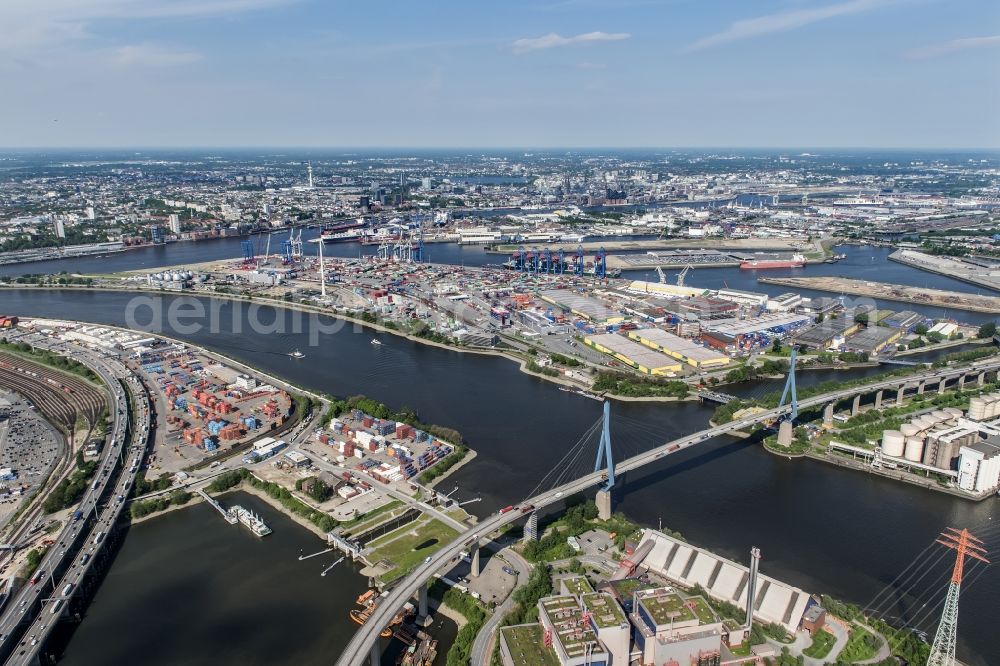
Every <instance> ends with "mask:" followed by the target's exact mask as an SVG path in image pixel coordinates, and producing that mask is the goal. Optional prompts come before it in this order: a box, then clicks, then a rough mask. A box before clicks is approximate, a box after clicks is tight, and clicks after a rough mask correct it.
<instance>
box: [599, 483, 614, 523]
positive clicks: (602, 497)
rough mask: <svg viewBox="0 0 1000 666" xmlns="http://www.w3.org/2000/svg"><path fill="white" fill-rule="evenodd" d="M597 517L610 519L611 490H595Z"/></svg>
mask: <svg viewBox="0 0 1000 666" xmlns="http://www.w3.org/2000/svg"><path fill="white" fill-rule="evenodd" d="M597 518H598V519H599V520H611V491H610V490H607V489H605V488H601V489H600V490H598V491H597Z"/></svg>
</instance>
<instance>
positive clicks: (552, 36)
mask: <svg viewBox="0 0 1000 666" xmlns="http://www.w3.org/2000/svg"><path fill="white" fill-rule="evenodd" d="M631 36H632V35H630V34H628V33H627V32H585V33H583V34H582V35H575V36H573V37H563V36H562V35H560V34H558V33H555V32H550V33H549V34H547V35H543V36H541V37H528V38H525V39H518V40H516V41H515V42H514V53H516V54H518V55H520V54H522V53H527V52H528V51H537V50H539V49H551V48H555V47H557V46H572V45H573V44H587V43H589V42H617V41H621V40H623V39H629V38H630V37H631Z"/></svg>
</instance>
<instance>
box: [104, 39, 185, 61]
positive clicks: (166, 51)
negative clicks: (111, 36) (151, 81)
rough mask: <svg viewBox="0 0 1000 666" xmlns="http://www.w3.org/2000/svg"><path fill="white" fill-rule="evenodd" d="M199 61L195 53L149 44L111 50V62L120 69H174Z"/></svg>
mask: <svg viewBox="0 0 1000 666" xmlns="http://www.w3.org/2000/svg"><path fill="white" fill-rule="evenodd" d="M201 59H202V55H201V54H200V53H198V52H197V51H185V50H179V49H171V48H169V47H166V46H161V45H158V44H153V43H151V42H142V43H140V44H127V45H125V46H120V47H118V48H116V49H112V50H111V61H112V62H114V63H115V64H116V65H120V66H122V67H175V66H178V65H190V64H191V63H195V62H198V61H199V60H201Z"/></svg>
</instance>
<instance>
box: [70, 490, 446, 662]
mask: <svg viewBox="0 0 1000 666" xmlns="http://www.w3.org/2000/svg"><path fill="white" fill-rule="evenodd" d="M221 501H222V503H223V504H224V505H226V506H229V505H231V504H242V505H243V506H246V507H249V508H252V509H253V510H254V511H255V512H257V513H258V514H259V515H260V516H261V517H262V518H264V521H265V522H266V523H267V524H268V525H269V526H270V527H271V529H273V530H274V533H273V534H271V535H270V536H268V537H266V538H264V539H260V538H258V537H255V536H253V535H252V534H251V533H250V531H249V530H247V529H245V528H243V527H242V526H237V525H229V524H228V523H226V522H225V521H224V520H222V517H221V516H220V515H219V514H218V513H217V512H216V511H215V510H214V509H213V508H211V507H210V506H208V505H207V504H196V505H194V506H191V507H188V508H185V509H182V510H179V511H174V512H170V513H167V514H165V515H163V516H159V517H156V518H154V519H151V520H148V521H146V522H143V523H140V524H138V525H136V526H134V527H133V528H132V529H131V530H130V531H129V534H128V537H127V538H126V540H125V542H124V544H123V545H122V549H121V551H120V552H119V553H118V556H117V559H116V560H115V563H114V565H113V566H112V568H111V570H110V571H109V572H108V575H107V577H106V578H105V579H104V581H103V583H102V584H101V587H100V588H99V589H98V592H97V595H96V596H95V598H94V600H93V602H92V603H91V605H90V607H89V609H88V611H87V615H86V621H85V622H84V623H83V624H81V625H80V628H79V629H78V631H77V632H76V633H75V635H73V636H72V637H71V640H70V641H69V644H68V646H67V649H66V652H65V654H64V656H63V658H62V659H61V661H60V663H65V664H67V665H70V666H73V665H77V664H78V665H80V666H95V665H98V664H108V665H109V666H111V665H117V664H138V663H141V664H144V665H147V666H159V665H162V666H183V665H191V666H193V665H195V664H259V665H260V666H265V665H271V664H323V663H332V661H333V656H334V655H337V654H339V651H340V650H341V649H342V648H343V646H344V644H346V643H347V641H348V640H350V637H351V634H352V633H353V632H354V630H355V629H357V625H356V624H354V623H353V622H351V620H350V619H349V618H348V610H349V609H350V608H352V607H354V606H353V599H354V598H355V597H356V596H357V595H359V594H361V593H362V592H364V591H365V589H366V587H367V586H366V584H365V579H364V578H363V577H362V576H360V575H359V574H358V569H357V567H356V566H355V565H354V564H352V563H351V562H350V561H349V560H345V561H343V562H341V563H340V564H339V565H337V566H336V567H334V568H333V569H332V570H330V571H329V572H328V573H327V575H326V576H321V575H320V573H321V572H322V571H323V570H324V569H326V568H327V567H329V566H330V565H331V564H333V563H334V562H336V560H337V559H338V558H339V555H336V554H332V553H331V554H329V555H321V556H317V557H313V558H310V559H306V560H302V561H299V559H298V558H299V555H300V554H305V555H308V554H311V553H316V552H319V551H321V550H323V549H324V547H323V544H322V542H321V541H320V540H319V539H317V538H316V537H315V536H314V535H313V534H312V533H311V532H309V531H308V530H306V529H305V528H303V527H301V526H299V525H298V524H296V523H295V522H294V521H292V520H291V519H289V518H288V517H286V516H285V515H284V514H282V513H280V512H278V511H276V510H274V509H272V508H271V507H270V505H268V504H267V503H265V502H263V501H261V500H259V499H257V498H256V497H253V496H252V495H248V494H246V493H242V492H237V493H231V494H228V495H225V496H223V497H221ZM433 631H434V632H435V634H436V635H438V636H440V637H441V639H442V640H445V641H449V642H450V641H451V640H452V639H453V638H454V635H455V625H454V624H453V623H451V622H450V621H446V622H443V623H440V626H436V627H434V629H433ZM64 638H65V637H64ZM438 663H439V664H443V663H444V660H443V658H441V659H439V662H438Z"/></svg>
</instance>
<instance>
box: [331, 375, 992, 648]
mask: <svg viewBox="0 0 1000 666" xmlns="http://www.w3.org/2000/svg"><path fill="white" fill-rule="evenodd" d="M998 369H1000V360H998V359H997V357H995V356H993V357H990V358H989V359H984V360H979V361H977V362H975V363H972V364H969V365H964V366H953V367H945V368H936V369H932V370H928V371H926V372H921V373H916V374H912V375H906V376H902V377H892V378H890V379H888V380H884V381H880V382H872V383H871V384H866V385H864V386H860V387H852V388H846V389H843V390H840V391H833V392H831V393H825V394H822V395H818V396H814V397H811V398H806V399H804V400H799V409H800V410H802V409H807V408H810V407H816V406H822V405H826V404H828V403H830V402H839V401H841V400H845V399H847V398H853V397H854V396H856V395H858V394H865V393H871V392H872V391H878V390H882V389H892V390H895V389H897V388H898V387H899V386H900V385H906V386H909V385H910V384H913V383H918V382H920V381H923V380H927V379H935V378H938V377H941V376H946V377H950V376H953V375H956V374H961V373H963V372H964V373H972V372H981V371H996V370H998ZM790 411H791V406H789V405H785V406H784V407H778V408H775V409H770V410H767V411H764V412H760V413H758V414H754V415H753V416H749V417H746V418H743V419H740V420H738V421H731V422H729V423H724V424H722V425H719V426H715V427H713V428H708V429H706V430H702V431H700V432H696V433H693V434H691V435H687V436H685V437H681V438H679V439H676V440H673V441H671V442H667V443H666V444H663V445H661V446H658V447H656V448H653V449H650V450H649V451H646V452H643V453H640V454H638V455H635V456H633V457H631V458H628V459H626V460H623V461H621V462H620V463H618V464H617V465H615V472H616V473H621V472H627V471H629V470H633V469H639V468H640V467H643V466H645V465H648V464H649V463H651V462H653V461H655V460H658V459H660V458H663V457H665V456H667V455H670V454H673V453H677V452H678V451H683V450H685V449H688V448H691V447H692V446H695V445H697V444H700V443H702V442H704V441H707V440H709V439H712V438H714V437H718V436H720V435H727V434H730V433H732V432H735V431H740V430H745V429H746V428H750V427H752V426H754V425H756V424H758V423H762V422H764V421H770V420H773V419H776V418H778V417H781V416H784V415H785V414H787V413H789V412H790ZM604 474H605V472H604V471H597V472H593V473H591V474H587V475H585V476H582V477H580V478H578V479H576V480H574V481H570V482H569V483H566V484H564V485H562V486H559V487H557V488H553V489H551V490H549V491H546V492H544V493H541V494H539V495H536V496H535V497H530V498H527V499H525V500H523V501H522V502H520V503H519V504H518V505H517V506H516V507H515V508H514V509H513V510H511V511H507V512H506V513H498V514H493V515H491V516H489V517H488V518H486V519H484V520H483V521H482V522H481V523H479V524H478V525H476V526H474V527H472V528H470V529H468V530H466V531H465V532H464V533H463V534H461V535H459V536H458V537H457V538H456V539H455V540H454V541H452V542H451V543H449V544H448V545H446V546H445V547H443V548H441V549H440V550H438V551H437V552H436V553H434V554H433V555H431V556H430V557H428V558H427V559H426V560H425V561H424V562H423V563H421V564H420V565H419V566H418V567H417V568H416V569H414V570H413V571H412V572H410V574H409V575H408V576H406V577H405V578H404V579H403V580H402V581H400V582H399V583H398V584H397V585H396V586H395V587H394V588H393V589H392V590H391V591H390V592H389V594H388V595H387V596H386V597H384V598H383V600H382V602H381V603H380V604H379V606H378V608H377V609H375V612H374V613H372V615H371V616H370V617H369V619H368V621H367V622H366V623H365V624H364V625H362V626H361V628H360V629H358V630H357V631H356V632H355V634H354V636H353V637H352V638H351V641H350V642H349V643H348V644H347V646H346V647H345V648H344V650H343V652H341V655H340V658H339V659H338V660H337V666H361V664H362V663H364V661H365V660H367V659H369V658H370V657H371V654H372V650H373V648H376V647H377V646H378V643H377V640H378V635H379V632H380V631H381V630H382V629H383V627H386V626H388V624H389V622H390V621H391V620H392V618H393V615H395V613H396V612H397V611H398V610H399V609H400V608H402V606H403V605H404V604H405V603H406V602H407V600H409V599H410V598H411V597H413V596H414V595H415V594H417V591H418V590H419V589H420V587H421V586H422V585H424V583H425V582H426V581H427V580H429V579H430V578H431V577H433V575H434V574H435V573H437V572H438V571H440V570H442V569H444V568H445V567H446V566H448V565H449V564H450V563H451V561H452V559H453V558H454V557H455V556H456V555H458V554H459V553H460V552H461V551H462V550H465V549H467V548H469V547H470V546H471V545H472V544H473V543H475V542H478V541H479V540H481V539H482V538H483V537H485V536H486V535H487V534H489V533H491V532H493V531H494V530H498V529H500V528H502V527H504V526H506V525H509V524H510V523H513V522H515V521H517V520H520V519H521V518H522V517H523V515H524V514H525V513H528V512H530V511H533V510H537V509H542V508H545V507H546V506H549V505H551V504H555V503H556V502H560V501H562V499H563V498H564V497H568V496H570V495H573V494H575V493H579V492H582V491H584V490H587V489H589V488H592V487H594V486H596V485H597V484H598V483H600V482H601V481H602V480H603V475H604ZM376 663H377V662H376Z"/></svg>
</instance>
